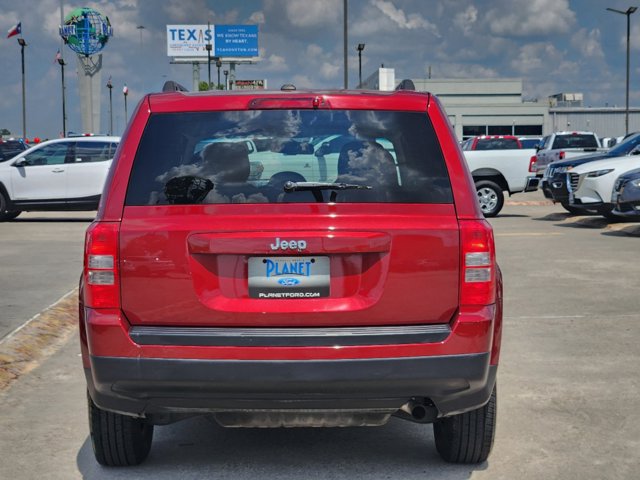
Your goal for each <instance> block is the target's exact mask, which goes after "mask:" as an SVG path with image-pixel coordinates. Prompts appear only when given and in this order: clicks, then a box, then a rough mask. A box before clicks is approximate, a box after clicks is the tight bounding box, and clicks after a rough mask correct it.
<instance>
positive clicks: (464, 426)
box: [433, 386, 497, 463]
mask: <svg viewBox="0 0 640 480" xmlns="http://www.w3.org/2000/svg"><path fill="white" fill-rule="evenodd" d="M496 406H497V402H496V387H495V386H494V387H493V392H492V393H491V397H490V398H489V401H488V402H487V404H486V405H485V406H484V407H480V408H478V409H476V410H472V411H470V412H465V413H461V414H459V415H453V416H452V417H448V418H443V419H441V420H438V421H437V422H436V423H434V424H433V434H434V436H435V440H436V449H437V450H438V453H439V454H440V456H441V457H442V458H443V459H444V460H445V461H447V462H451V463H482V462H484V461H486V460H487V458H488V457H489V453H491V447H492V446H493V440H494V437H495V430H496Z"/></svg>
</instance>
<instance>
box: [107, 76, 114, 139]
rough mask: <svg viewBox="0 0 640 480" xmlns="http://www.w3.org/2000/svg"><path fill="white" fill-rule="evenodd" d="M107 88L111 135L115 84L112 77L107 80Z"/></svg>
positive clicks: (110, 130) (111, 130)
mask: <svg viewBox="0 0 640 480" xmlns="http://www.w3.org/2000/svg"><path fill="white" fill-rule="evenodd" d="M107 88H108V89H109V135H113V97H112V96H111V93H112V92H111V90H113V84H112V83H111V77H109V80H107Z"/></svg>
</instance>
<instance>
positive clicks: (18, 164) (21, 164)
mask: <svg viewBox="0 0 640 480" xmlns="http://www.w3.org/2000/svg"><path fill="white" fill-rule="evenodd" d="M25 165H27V160H26V159H25V158H20V159H18V160H16V161H15V162H13V166H14V167H24V166H25Z"/></svg>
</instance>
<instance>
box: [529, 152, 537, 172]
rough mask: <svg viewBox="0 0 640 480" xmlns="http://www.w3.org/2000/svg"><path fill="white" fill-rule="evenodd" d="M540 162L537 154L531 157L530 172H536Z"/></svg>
mask: <svg viewBox="0 0 640 480" xmlns="http://www.w3.org/2000/svg"><path fill="white" fill-rule="evenodd" d="M537 163H538V157H536V156H535V155H534V156H533V157H531V158H530V159H529V172H531V173H536V168H537V167H536V164H537Z"/></svg>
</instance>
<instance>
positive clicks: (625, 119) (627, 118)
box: [607, 7, 638, 134]
mask: <svg viewBox="0 0 640 480" xmlns="http://www.w3.org/2000/svg"><path fill="white" fill-rule="evenodd" d="M607 10H609V11H610V12H615V13H620V14H622V15H626V16H627V85H626V90H627V92H626V97H625V111H624V112H625V117H624V127H625V134H629V45H630V41H631V14H632V13H634V12H635V11H636V10H638V7H629V8H627V10H626V11H624V12H623V11H622V10H616V9H615V8H607Z"/></svg>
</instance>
